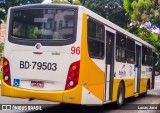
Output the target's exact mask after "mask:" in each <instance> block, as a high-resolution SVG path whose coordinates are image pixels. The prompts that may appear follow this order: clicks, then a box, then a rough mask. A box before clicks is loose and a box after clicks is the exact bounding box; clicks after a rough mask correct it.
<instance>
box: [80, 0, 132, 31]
mask: <svg viewBox="0 0 160 113" xmlns="http://www.w3.org/2000/svg"><path fill="white" fill-rule="evenodd" d="M82 2H83V0H81V3H82ZM84 6H85V7H87V8H89V9H90V10H92V11H94V12H95V13H97V14H99V15H101V16H102V17H104V18H106V19H108V20H110V21H111V22H113V23H115V24H117V25H119V26H121V27H123V28H126V27H127V23H128V22H129V16H128V15H126V11H125V10H124V8H123V0H96V1H95V0H86V1H85V3H84ZM115 17H116V18H115Z"/></svg>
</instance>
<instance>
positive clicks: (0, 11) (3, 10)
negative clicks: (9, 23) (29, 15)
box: [0, 0, 43, 19]
mask: <svg viewBox="0 0 160 113" xmlns="http://www.w3.org/2000/svg"><path fill="white" fill-rule="evenodd" d="M41 2H43V0H6V2H5V3H0V19H6V15H7V13H8V9H9V8H10V7H13V6H19V5H25V4H34V3H41Z"/></svg>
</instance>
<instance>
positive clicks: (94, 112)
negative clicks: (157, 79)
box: [27, 95, 160, 113]
mask: <svg viewBox="0 0 160 113" xmlns="http://www.w3.org/2000/svg"><path fill="white" fill-rule="evenodd" d="M154 97H155V98H160V96H155V95H148V96H147V97H141V96H139V97H137V98H134V97H130V98H127V99H125V104H124V105H123V106H122V108H120V109H116V103H110V104H106V105H101V106H100V105H90V106H82V105H73V104H60V105H56V106H55V105H53V106H51V107H46V108H44V109H43V110H42V111H31V112H27V113H44V111H45V112H46V111H47V113H88V112H91V113H105V112H106V111H108V112H109V111H112V110H129V109H132V108H133V109H134V107H132V106H134V104H136V103H137V101H141V100H143V99H145V98H154ZM129 107H130V108H129Z"/></svg>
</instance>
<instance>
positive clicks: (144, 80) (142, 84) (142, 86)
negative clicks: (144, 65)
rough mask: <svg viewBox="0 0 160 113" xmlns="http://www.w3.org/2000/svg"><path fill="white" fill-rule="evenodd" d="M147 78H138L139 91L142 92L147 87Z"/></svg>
mask: <svg viewBox="0 0 160 113" xmlns="http://www.w3.org/2000/svg"><path fill="white" fill-rule="evenodd" d="M147 80H148V78H141V80H140V93H144V92H145V91H146V87H147Z"/></svg>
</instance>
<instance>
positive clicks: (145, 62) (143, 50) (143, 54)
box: [142, 46, 147, 65]
mask: <svg viewBox="0 0 160 113" xmlns="http://www.w3.org/2000/svg"><path fill="white" fill-rule="evenodd" d="M142 65H147V47H146V46H142Z"/></svg>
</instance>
